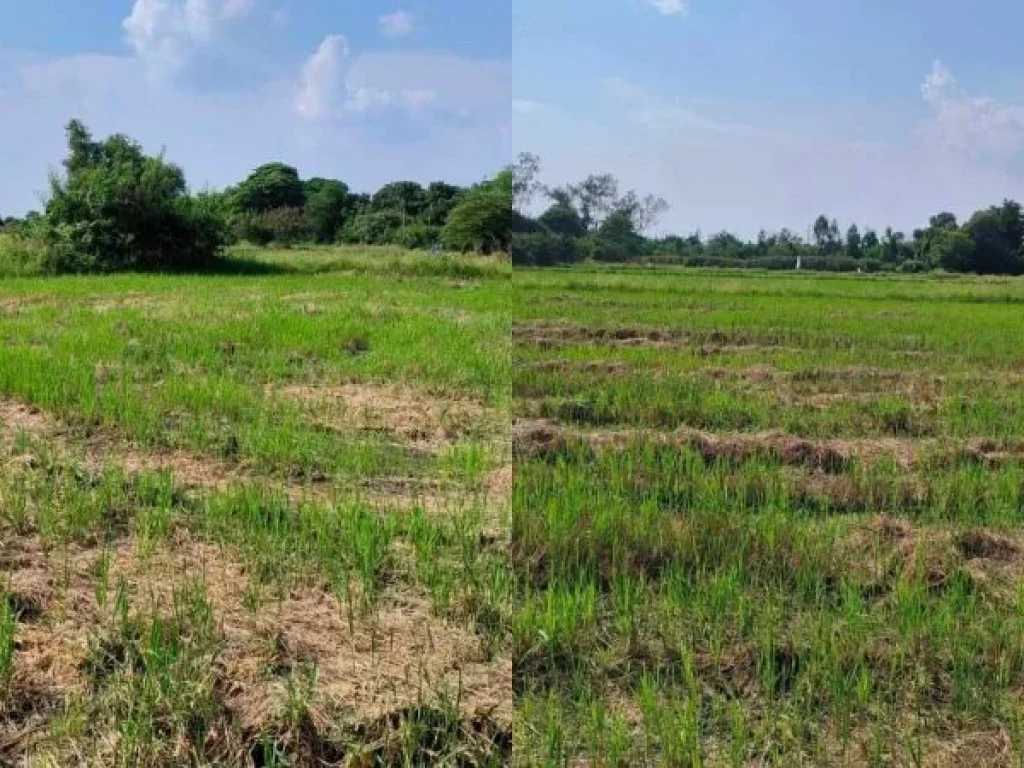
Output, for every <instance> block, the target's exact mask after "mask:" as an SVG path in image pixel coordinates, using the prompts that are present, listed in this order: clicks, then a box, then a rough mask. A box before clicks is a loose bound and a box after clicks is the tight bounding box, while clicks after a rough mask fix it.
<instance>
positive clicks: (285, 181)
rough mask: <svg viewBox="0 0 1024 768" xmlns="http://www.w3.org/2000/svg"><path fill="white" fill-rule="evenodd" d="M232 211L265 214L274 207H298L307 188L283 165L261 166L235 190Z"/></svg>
mask: <svg viewBox="0 0 1024 768" xmlns="http://www.w3.org/2000/svg"><path fill="white" fill-rule="evenodd" d="M234 197H235V208H236V210H238V211H239V212H240V213H265V212H266V211H272V210H274V209H275V208H301V207H302V206H304V205H305V204H306V189H305V187H304V186H303V184H302V180H301V179H300V178H299V172H298V171H297V170H295V169H294V168H292V167H291V166H290V165H285V164H284V163H267V164H266V165H261V166H260V167H259V168H257V169H256V170H255V171H253V172H252V173H251V174H249V177H248V178H247V179H246V180H245V181H243V182H242V183H241V184H239V185H238V187H236V188H235V192H234Z"/></svg>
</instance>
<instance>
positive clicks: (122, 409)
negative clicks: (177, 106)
mask: <svg viewBox="0 0 1024 768" xmlns="http://www.w3.org/2000/svg"><path fill="white" fill-rule="evenodd" d="M221 272H222V273H224V274H222V275H219V276H210V275H201V276H190V275H153V274H127V275H106V276H102V277H96V276H85V277H77V276H69V277H58V278H46V279H43V278H14V279H8V280H4V281H3V282H2V283H0V335H2V336H3V338H4V339H5V343H4V344H3V345H2V347H0V541H2V545H0V563H2V571H0V763H3V764H21V763H26V764H45V765H80V764H89V765H132V766H135V765H145V766H158V765H168V766H169V765H182V764H194V765H238V766H243V765H253V764H256V765H319V764H340V763H343V762H344V761H348V763H349V764H359V765H425V764H430V763H433V762H441V763H444V764H471V765H483V766H486V765H502V764H507V763H508V762H509V761H510V759H511V737H510V731H511V698H510V694H509V693H508V691H509V690H510V682H509V681H510V679H511V661H510V655H509V654H510V651H509V642H510V639H509V638H510V634H509V630H510V624H509V621H510V617H511V612H512V594H511V577H510V569H509V565H508V559H507V545H508V530H509V524H508V497H507V492H508V487H509V482H508V481H507V480H504V479H503V478H510V476H511V473H510V472H509V469H508V462H509V456H508V445H507V424H508V416H507V414H508V408H509V390H508V381H509V376H510V374H509V365H510V360H509V355H508V347H509V327H510V325H509V316H508V309H509V307H508V300H509V291H508V286H509V279H510V272H509V267H508V264H507V262H506V261H503V260H502V259H500V258H476V257H457V256H446V257H443V258H437V257H431V256H425V255H422V254H415V253H411V252H406V251H401V250H398V249H378V248H371V249H352V248H337V247H331V248H319V249H308V250H304V251H301V252H297V251H292V250H286V251H281V250H268V249H261V248H230V249H228V250H227V252H226V254H225V256H224V258H223V259H222V264H221Z"/></svg>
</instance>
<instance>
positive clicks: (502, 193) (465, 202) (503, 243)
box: [442, 168, 513, 253]
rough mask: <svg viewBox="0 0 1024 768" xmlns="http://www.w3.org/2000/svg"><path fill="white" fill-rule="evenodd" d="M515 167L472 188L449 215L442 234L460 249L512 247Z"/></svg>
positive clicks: (449, 242)
mask: <svg viewBox="0 0 1024 768" xmlns="http://www.w3.org/2000/svg"><path fill="white" fill-rule="evenodd" d="M512 186H513V176H512V169H511V168H508V169H506V170H504V171H502V172H501V173H499V174H498V175H497V176H496V177H495V178H494V179H491V180H490V181H486V182H484V183H482V184H478V185H476V186H475V187H473V188H472V189H471V190H469V191H468V192H467V193H466V194H465V195H464V196H463V198H462V200H461V201H460V202H459V204H458V205H457V206H455V208H454V209H452V212H451V214H450V215H449V216H448V221H447V223H446V224H445V226H444V230H443V232H442V237H443V238H444V242H445V244H446V245H447V246H448V248H450V249H452V250H456V251H475V252H477V253H491V252H493V251H501V250H508V247H509V243H510V240H511V236H512Z"/></svg>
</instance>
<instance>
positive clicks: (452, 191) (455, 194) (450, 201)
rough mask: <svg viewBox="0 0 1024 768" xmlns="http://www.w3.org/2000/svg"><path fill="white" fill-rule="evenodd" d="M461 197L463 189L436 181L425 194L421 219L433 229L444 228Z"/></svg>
mask: <svg viewBox="0 0 1024 768" xmlns="http://www.w3.org/2000/svg"><path fill="white" fill-rule="evenodd" d="M461 197H462V187H457V186H455V185H454V184H446V183H444V182H443V181H435V182H434V183H432V184H431V185H430V186H428V187H427V189H426V191H425V192H424V195H423V212H422V213H421V214H420V218H421V219H422V220H423V223H425V224H428V225H430V226H432V227H443V226H444V223H445V222H446V221H447V220H448V214H450V213H451V212H452V209H453V208H454V207H455V206H456V205H457V204H458V202H459V199H460V198H461Z"/></svg>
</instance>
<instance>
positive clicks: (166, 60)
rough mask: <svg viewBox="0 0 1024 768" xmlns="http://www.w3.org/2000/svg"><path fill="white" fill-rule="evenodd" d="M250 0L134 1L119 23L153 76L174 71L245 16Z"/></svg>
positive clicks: (172, 73) (129, 42)
mask: <svg viewBox="0 0 1024 768" xmlns="http://www.w3.org/2000/svg"><path fill="white" fill-rule="evenodd" d="M252 7H253V0H135V4H134V5H133V6H132V10H131V13H130V14H129V15H128V17H127V18H125V19H124V21H123V22H122V26H123V28H124V30H125V37H126V40H127V42H128V44H129V45H130V46H131V48H132V50H133V51H135V53H136V55H138V56H139V57H140V58H141V59H142V60H143V61H145V62H146V66H147V67H148V69H149V72H150V74H151V75H152V76H153V77H157V78H166V77H169V76H171V75H174V74H175V73H177V72H178V71H179V70H180V69H181V68H182V67H183V66H184V65H185V62H186V61H187V60H188V57H189V55H190V54H191V53H192V52H193V51H194V50H195V49H196V48H197V47H198V46H200V45H204V44H208V43H210V42H212V41H213V40H214V39H215V37H216V35H217V33H218V32H219V31H220V29H221V28H222V27H223V26H225V25H226V24H228V23H230V22H233V21H237V20H238V19H241V18H242V17H244V16H246V15H247V14H248V13H249V12H250V11H251V10H252Z"/></svg>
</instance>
